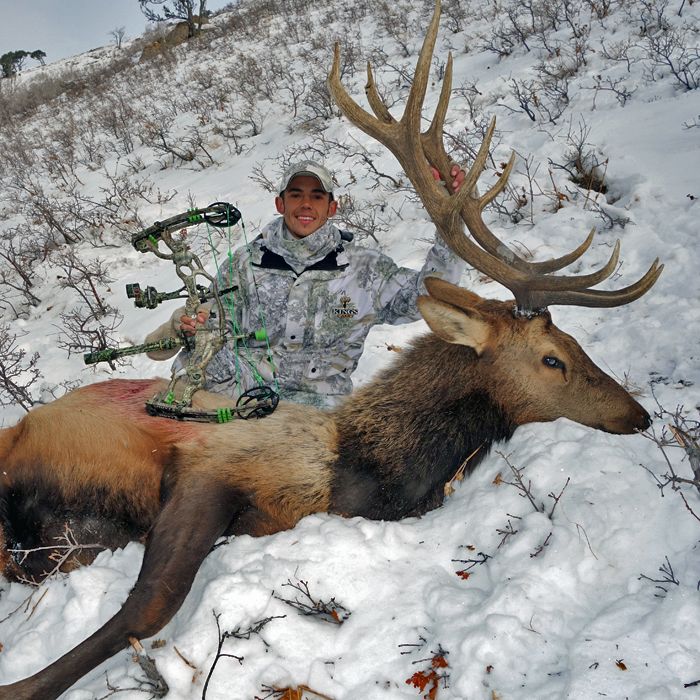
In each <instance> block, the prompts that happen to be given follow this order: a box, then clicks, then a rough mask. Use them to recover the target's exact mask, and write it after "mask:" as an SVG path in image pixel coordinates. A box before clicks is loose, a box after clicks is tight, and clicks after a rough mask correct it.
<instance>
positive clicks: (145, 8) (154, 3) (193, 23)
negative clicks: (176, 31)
mask: <svg viewBox="0 0 700 700" xmlns="http://www.w3.org/2000/svg"><path fill="white" fill-rule="evenodd" d="M166 2H168V0H139V5H140V6H141V12H143V14H144V16H145V17H146V19H147V20H148V21H149V22H163V21H165V20H169V19H179V20H182V21H185V22H187V36H188V38H192V37H193V36H195V34H197V33H198V32H199V30H200V29H201V28H202V21H203V18H204V17H205V16H206V15H207V0H172V2H171V3H170V5H166ZM197 5H198V6H199V9H198V11H197V12H196V13H195V6H197ZM156 7H159V8H160V7H162V8H163V9H162V10H156V9H155V8H156ZM171 7H172V9H171Z"/></svg>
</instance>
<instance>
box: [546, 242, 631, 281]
mask: <svg viewBox="0 0 700 700" xmlns="http://www.w3.org/2000/svg"><path fill="white" fill-rule="evenodd" d="M619 259H620V241H615V247H614V248H613V252H612V255H611V256H610V259H609V260H608V262H607V263H605V265H603V267H601V268H600V270H596V271H595V272H591V273H589V274H587V275H558V276H556V275H540V276H538V278H537V284H536V286H537V289H539V290H542V291H548V290H553V291H554V290H558V289H569V290H574V289H586V288H587V287H593V286H594V285H596V284H599V283H600V282H602V281H603V280H606V279H608V277H610V275H612V273H613V272H615V268H616V267H617V261H618V260H619Z"/></svg>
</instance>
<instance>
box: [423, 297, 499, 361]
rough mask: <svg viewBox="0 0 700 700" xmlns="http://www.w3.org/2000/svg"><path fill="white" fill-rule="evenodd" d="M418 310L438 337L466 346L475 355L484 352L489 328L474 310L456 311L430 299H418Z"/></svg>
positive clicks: (489, 333) (489, 332)
mask: <svg viewBox="0 0 700 700" xmlns="http://www.w3.org/2000/svg"><path fill="white" fill-rule="evenodd" d="M418 310H419V311H420V312H421V315H422V316H423V318H424V319H425V322H426V323H427V324H428V325H429V326H430V330H432V331H433V333H435V335H437V336H438V337H440V338H442V339H443V340H446V341H447V342H448V343H454V344H455V345H466V346H468V347H470V348H472V349H473V350H474V351H475V352H476V354H477V355H481V353H482V352H483V351H484V350H485V348H486V346H487V344H488V341H489V337H490V335H491V326H490V325H489V323H488V322H486V321H485V320H484V318H483V317H482V315H481V314H480V313H479V312H478V311H476V310H474V309H469V310H468V311H467V310H462V309H457V308H455V307H454V306H452V305H451V304H446V303H445V302H442V301H438V300H437V299H433V298H432V297H426V296H421V297H418Z"/></svg>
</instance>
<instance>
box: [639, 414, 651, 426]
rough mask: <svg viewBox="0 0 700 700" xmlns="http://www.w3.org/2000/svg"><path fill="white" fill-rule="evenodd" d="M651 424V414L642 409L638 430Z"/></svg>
mask: <svg viewBox="0 0 700 700" xmlns="http://www.w3.org/2000/svg"><path fill="white" fill-rule="evenodd" d="M650 425H651V416H650V415H649V414H648V413H647V412H646V411H645V410H644V409H642V413H641V416H640V420H639V426H638V428H639V430H646V429H647V428H648V427H649V426H650Z"/></svg>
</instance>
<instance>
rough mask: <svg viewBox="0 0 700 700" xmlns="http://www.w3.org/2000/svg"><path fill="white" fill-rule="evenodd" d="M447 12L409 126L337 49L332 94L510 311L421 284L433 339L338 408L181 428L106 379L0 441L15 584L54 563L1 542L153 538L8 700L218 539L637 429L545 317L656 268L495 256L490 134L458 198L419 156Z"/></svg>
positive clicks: (0, 484) (379, 504)
mask: <svg viewBox="0 0 700 700" xmlns="http://www.w3.org/2000/svg"><path fill="white" fill-rule="evenodd" d="M438 19H439V3H438V6H437V7H436V11H435V14H434V16H433V20H432V22H431V25H430V29H429V31H428V34H427V37H426V40H425V43H424V46H423V49H422V51H421V55H420V58H419V61H418V64H417V67H416V77H415V79H414V82H413V87H412V90H411V95H410V96H409V99H408V105H407V108H406V112H405V114H404V117H403V118H402V120H401V121H400V122H396V121H394V119H393V117H391V115H390V114H389V112H388V110H387V109H386V107H385V106H384V105H383V104H382V103H381V101H380V100H379V98H378V96H377V94H376V91H374V89H373V82H372V79H371V73H370V74H369V84H368V88H367V90H368V97H369V102H370V105H371V106H372V108H373V110H374V112H375V115H376V117H371V116H370V115H369V114H367V113H366V112H364V111H363V110H361V109H360V108H359V107H358V106H357V105H356V104H355V103H354V102H353V101H352V100H350V98H349V97H348V96H347V94H346V93H345V91H344V89H343V87H342V85H340V81H339V77H338V54H337V53H336V63H335V66H334V69H333V71H332V73H331V77H330V85H331V90H332V91H333V94H334V96H335V98H336V100H337V102H338V104H339V105H340V107H341V109H342V110H343V111H344V112H345V114H346V115H347V116H348V117H349V118H350V119H351V121H353V122H354V123H355V124H357V125H358V126H359V127H360V128H362V129H364V130H366V131H367V132H368V133H371V134H372V135H373V136H374V137H375V138H377V139H378V140H379V141H381V142H382V143H383V144H384V145H386V146H387V147H388V148H389V149H390V150H391V151H392V152H393V153H394V154H395V155H396V156H397V158H398V159H399V161H400V162H401V164H402V165H403V167H404V170H405V171H406V173H407V175H408V176H409V178H410V179H411V181H412V182H413V184H414V185H415V186H416V189H417V191H418V193H419V194H420V196H421V199H422V201H423V204H424V206H425V207H426V209H427V211H428V212H429V213H430V215H431V217H432V218H433V220H434V222H435V223H436V225H437V226H438V228H439V230H440V232H441V234H442V235H443V237H444V238H445V240H446V241H447V242H448V243H449V244H450V246H451V247H452V248H453V249H454V250H455V251H456V252H457V253H458V254H460V255H462V256H463V257H464V258H465V259H466V260H467V261H468V262H470V263H471V264H472V265H474V266H475V267H477V268H478V269H480V270H482V271H484V272H485V273H486V274H489V275H490V276H492V277H494V279H497V280H498V281H499V282H501V283H502V284H504V285H505V286H506V287H508V288H509V289H511V291H513V294H514V296H515V305H514V303H513V302H512V301H511V302H502V301H492V300H486V299H482V298H480V297H479V296H477V295H476V294H473V293H472V292H469V291H467V290H464V289H461V288H459V287H456V286H454V285H452V284H449V283H447V282H444V281H441V280H438V279H431V280H428V281H427V282H426V286H427V290H428V295H426V296H423V297H421V298H420V300H419V307H420V311H421V313H422V315H423V317H424V318H425V320H426V321H427V323H428V325H429V326H430V329H431V331H432V333H430V334H428V335H426V336H424V337H422V338H420V339H418V340H417V341H416V342H415V343H414V344H413V346H412V347H411V348H410V349H409V350H407V351H406V352H403V353H401V355H400V356H399V359H398V360H397V362H396V363H395V364H394V365H393V366H392V367H390V368H389V369H388V370H386V371H385V372H384V373H383V374H382V375H381V376H379V377H378V378H377V379H375V380H374V381H373V382H371V383H370V384H368V385H367V386H366V387H364V388H362V389H361V390H359V391H357V392H355V393H354V394H353V395H352V396H351V397H349V398H348V400H347V401H346V402H345V403H344V404H343V405H341V406H340V407H339V408H337V409H335V410H333V411H329V412H322V411H319V410H317V409H314V408H311V407H307V406H300V405H292V404H281V405H280V407H279V408H278V409H277V411H276V412H275V413H273V414H272V415H271V416H269V417H267V418H264V419H262V420H260V421H246V422H235V421H234V422H233V423H228V424H224V425H213V424H200V423H181V422H177V421H173V420H170V419H167V418H162V417H154V416H149V415H147V414H146V413H145V411H144V408H143V405H144V401H145V400H146V399H149V398H150V397H152V396H153V395H154V394H155V393H156V392H157V391H159V390H162V388H163V386H164V384H165V380H113V381H110V382H105V383H101V384H94V385H91V386H87V387H83V388H81V389H78V390H76V391H74V392H72V393H70V394H68V395H66V396H65V397H63V398H61V399H59V400H58V401H55V402H54V403H52V404H49V405H46V406H42V407H40V408H37V409H36V410H33V411H32V412H30V413H29V414H28V415H27V416H26V417H25V418H24V419H23V420H22V421H21V422H20V423H19V424H18V425H16V426H14V427H12V428H8V429H5V430H3V431H1V432H0V527H1V530H0V567H2V569H3V571H4V573H5V575H6V576H8V577H13V578H19V577H22V576H24V577H27V576H28V577H34V578H40V577H41V575H42V572H45V571H47V570H49V569H50V568H51V564H50V562H49V560H48V558H47V555H46V550H41V551H40V552H35V553H32V554H30V555H29V556H28V557H27V558H26V559H25V560H24V561H23V562H21V563H20V562H19V561H18V560H16V559H15V558H13V556H12V554H11V553H10V552H9V549H13V548H14V549H16V548H20V549H24V550H27V549H33V548H36V547H38V546H45V545H48V544H52V543H53V542H55V540H53V539H52V538H55V537H56V536H60V535H61V534H62V533H63V532H64V529H65V526H66V524H67V525H68V526H69V527H70V528H71V530H72V532H73V534H74V536H75V538H76V539H77V540H78V541H86V540H88V541H91V542H94V541H99V542H102V543H103V544H105V545H106V546H108V547H117V546H122V545H124V544H125V543H126V542H128V541H129V540H133V539H142V538H145V544H146V546H145V553H144V558H143V563H142V566H141V570H140V573H139V576H138V579H137V581H136V584H135V585H134V588H133V589H132V591H131V592H130V594H129V596H128V597H127V599H126V601H125V602H124V605H123V606H122V608H121V610H119V612H117V614H116V615H114V617H112V618H111V619H110V620H108V621H107V622H106V623H105V624H104V625H103V626H102V627H101V628H100V629H98V630H97V631H96V632H94V633H93V634H92V635H91V636H89V637H88V638H87V639H86V640H85V641H84V642H82V643H81V644H79V645H78V646H77V647H75V648H74V649H72V650H70V651H69V652H67V653H66V654H65V655H63V656H62V657H60V658H59V659H58V660H57V661H55V662H54V663H52V664H51V665H50V666H48V667H47V668H45V669H43V670H41V671H39V672H38V673H36V674H35V675H34V676H31V677H30V678H27V679H24V680H18V681H16V682H14V683H12V684H10V685H5V686H2V687H0V700H30V699H31V700H50V699H51V698H56V697H58V696H59V695H60V694H61V693H62V692H64V691H65V690H66V689H68V688H70V687H71V686H72V685H73V684H74V683H76V682H77V681H78V680H79V679H80V678H81V677H82V676H83V675H84V674H85V673H87V672H88V671H90V670H91V669H92V668H94V667H95V666H97V665H98V664H100V663H102V662H103V661H105V660H106V659H108V658H109V657H111V656H112V655H114V654H116V653H117V652H118V651H120V650H122V649H123V648H125V647H126V645H127V644H128V641H129V640H130V639H134V638H135V639H143V638H147V637H149V636H152V635H154V634H156V633H157V632H158V631H159V630H160V629H161V628H162V627H163V626H164V625H165V624H166V623H167V622H168V621H169V620H170V618H171V617H172V616H173V615H174V614H175V613H176V612H177V610H178V608H179V607H180V605H181V604H182V602H183V600H184V598H185V597H186V595H187V593H188V591H189V589H190V586H191V584H192V581H193V579H194V576H195V574H196V572H197V570H198V568H199V566H200V564H201V562H202V560H203V559H204V558H205V557H206V555H207V554H208V552H209V551H210V549H211V547H212V545H213V544H214V542H215V541H216V540H217V538H219V537H220V536H221V535H224V534H232V535H236V534H241V533H247V534H250V535H266V534H272V533H275V532H278V531H281V530H285V529H288V528H292V527H294V525H295V524H296V523H297V522H298V521H299V520H300V519H301V518H303V517H304V516H306V515H308V514H311V513H315V512H330V513H336V514H338V515H341V516H364V517H368V518H374V519H392V520H395V519H400V518H403V517H405V516H408V515H420V514H422V513H425V512H427V511H428V510H430V509H432V508H435V507H437V506H439V505H440V504H441V503H442V501H443V494H444V484H445V482H446V481H448V480H449V479H450V478H451V477H452V476H453V475H454V474H455V472H457V470H458V469H459V468H460V466H461V465H462V464H463V462H464V461H465V460H466V459H467V458H468V457H469V456H470V455H472V453H474V452H476V454H475V456H474V457H473V459H471V460H470V462H469V468H470V469H471V468H473V467H474V466H475V465H476V464H477V463H478V462H479V461H480V460H481V459H482V458H483V456H484V455H485V454H486V453H487V452H488V449H489V448H490V446H491V445H492V443H493V442H495V441H499V440H507V439H508V438H509V437H510V436H511V435H512V434H513V431H514V430H515V429H516V428H517V427H518V426H519V425H523V424H525V423H530V422H535V421H551V420H555V419H557V418H559V417H567V418H569V419H571V420H574V421H577V422H579V423H582V424H584V425H587V426H590V427H593V428H597V429H600V430H605V431H609V432H612V433H620V434H630V433H634V432H635V431H638V430H643V429H645V428H646V427H648V425H649V423H650V419H649V415H648V414H647V412H646V411H645V410H644V408H643V407H642V406H641V405H640V404H639V403H637V402H636V401H635V400H634V399H633V398H632V397H631V396H630V395H629V394H628V393H627V392H626V391H625V390H624V389H623V388H622V387H621V386H620V385H619V384H618V383H616V382H615V381H614V380H613V379H611V378H610V377H609V376H607V375H606V374H605V373H604V372H602V371H601V370H600V369H599V368H598V367H596V366H595V365H594V364H593V362H592V361H591V360H590V358H589V357H588V356H587V355H586V354H585V352H584V351H583V350H582V349H581V347H580V346H579V345H578V343H577V342H576V341H575V340H574V339H573V338H571V337H570V336H568V335H567V334H565V333H563V332H562V331H561V330H559V329H558V328H557V327H556V326H555V325H554V324H553V323H552V321H551V318H550V316H549V314H548V313H547V312H546V310H545V307H546V306H547V305H548V304H584V305H588V306H613V305H618V304H624V303H627V302H630V301H632V300H634V299H636V298H637V297H639V296H641V295H642V294H644V293H645V292H646V291H647V290H648V289H649V288H650V287H651V286H652V284H653V283H654V282H655V280H656V278H657V277H658V275H659V273H660V271H661V267H659V266H657V264H656V263H654V265H652V267H651V269H650V270H649V272H648V273H647V274H646V275H645V276H644V277H643V278H642V279H641V280H639V281H638V282H637V283H635V284H633V285H630V286H629V287H627V288H626V289H623V290H618V291H598V290H592V289H590V287H591V286H592V285H594V284H597V283H598V282H600V281H602V280H603V279H605V278H606V277H607V276H609V275H610V273H611V272H612V269H613V268H614V266H615V261H616V259H617V249H616V250H615V252H614V253H613V258H612V259H611V262H610V263H608V265H606V266H605V267H604V268H603V269H602V270H600V271H598V272H596V273H593V274H592V275H584V276H578V277H566V276H555V275H552V274H551V273H552V272H554V271H556V270H559V269H561V268H562V267H564V266H566V265H568V264H569V263H571V262H573V260H575V259H577V258H578V257H580V255H581V254H582V253H583V252H584V251H585V250H586V248H587V247H588V246H589V245H590V242H591V236H589V237H588V239H587V240H586V242H584V244H583V245H581V246H580V247H579V248H577V249H576V250H575V251H574V252H573V253H571V254H569V255H567V256H564V257H562V258H559V259H557V260H550V261H545V262H543V263H527V262H525V261H523V260H521V259H520V258H518V256H517V255H515V254H514V253H512V252H511V251H509V250H508V249H506V248H505V247H504V246H503V245H502V244H501V243H500V241H498V239H496V238H495V236H493V234H492V233H491V232H490V231H489V230H488V229H487V228H486V227H485V225H484V224H483V222H482V220H481V216H480V212H481V210H482V209H483V207H484V206H485V205H486V203H488V201H490V200H491V199H493V197H494V196H495V195H496V194H497V192H498V191H500V190H501V189H502V188H503V187H504V186H505V183H506V179H507V177H508V172H509V170H510V167H509V168H507V169H506V172H504V175H503V177H501V179H500V181H499V183H498V184H497V185H496V186H495V187H494V188H492V189H491V190H490V191H489V192H487V193H486V194H485V195H483V196H482V197H478V196H477V195H475V194H474V193H475V185H476V180H477V178H478V176H479V173H480V172H481V169H482V168H483V164H484V161H485V158H486V154H487V153H488V145H489V143H488V141H489V139H490V134H489V136H488V137H487V139H486V141H485V144H484V146H483V147H482V149H481V151H480V154H479V156H478V157H477V159H476V162H475V163H474V165H473V167H472V168H471V170H470V172H469V173H468V175H467V180H466V181H465V185H464V186H463V187H462V189H461V190H460V192H459V193H457V194H450V193H449V192H447V191H445V190H443V189H441V188H440V187H439V186H438V185H437V184H436V183H435V182H434V181H433V178H432V176H431V174H430V171H429V168H428V165H427V162H428V161H429V162H431V163H434V164H435V165H437V166H438V168H439V169H440V171H441V172H442V173H443V174H447V173H448V171H449V159H448V158H447V155H446V154H445V152H444V149H443V147H442V138H441V135H442V119H443V118H444V115H445V111H446V107H447V97H448V96H449V90H450V87H449V80H450V70H449V68H448V72H447V75H446V77H445V83H446V84H447V87H446V88H443V93H442V97H441V100H440V103H439V105H438V108H437V111H436V116H435V118H434V120H433V124H432V125H431V127H430V129H429V130H428V132H426V133H424V134H421V133H420V128H419V126H420V111H421V106H422V102H423V96H424V93H425V89H426V84H427V80H428V69H429V66H430V62H431V57H432V50H433V45H434V41H435V36H436V34H437V26H438ZM446 179H447V178H446ZM463 224H466V226H467V228H468V229H469V231H470V233H471V235H472V237H473V238H474V241H476V242H474V241H472V240H471V239H470V238H469V237H468V236H467V235H465V234H464V232H463ZM223 403H224V399H223V398H222V397H220V396H218V395H215V394H208V393H207V392H201V391H200V392H197V394H195V397H194V405H195V406H197V407H201V408H215V407H217V406H219V405H222V404H223ZM89 558H90V557H89V556H88V555H85V556H84V557H83V563H88V561H89Z"/></svg>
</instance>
